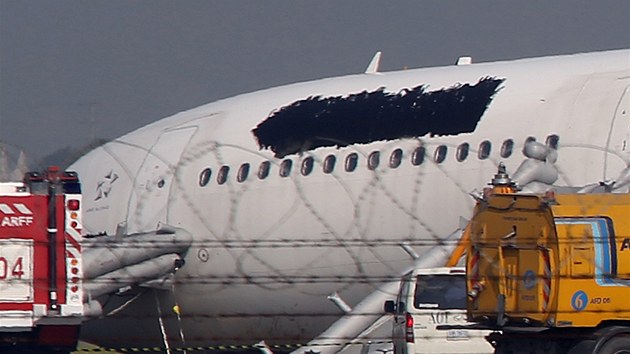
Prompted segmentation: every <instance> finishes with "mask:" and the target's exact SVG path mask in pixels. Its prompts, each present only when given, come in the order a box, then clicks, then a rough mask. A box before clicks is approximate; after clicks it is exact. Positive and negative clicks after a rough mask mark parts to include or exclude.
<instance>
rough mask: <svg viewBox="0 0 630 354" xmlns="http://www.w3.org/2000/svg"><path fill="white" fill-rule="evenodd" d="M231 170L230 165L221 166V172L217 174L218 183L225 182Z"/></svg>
mask: <svg viewBox="0 0 630 354" xmlns="http://www.w3.org/2000/svg"><path fill="white" fill-rule="evenodd" d="M229 172H230V166H221V169H219V173H218V174H217V183H218V184H223V183H225V182H226V181H227V178H228V173H229Z"/></svg>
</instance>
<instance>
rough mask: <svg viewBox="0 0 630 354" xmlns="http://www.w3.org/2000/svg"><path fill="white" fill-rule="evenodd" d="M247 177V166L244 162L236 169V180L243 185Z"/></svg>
mask: <svg viewBox="0 0 630 354" xmlns="http://www.w3.org/2000/svg"><path fill="white" fill-rule="evenodd" d="M248 175H249V164H248V163H247V162H246V163H244V164H242V165H241V167H240V168H239V169H238V174H237V175H236V180H237V181H238V182H239V183H243V182H244V181H245V180H246V179H247V176H248Z"/></svg>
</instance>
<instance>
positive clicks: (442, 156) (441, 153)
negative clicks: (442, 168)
mask: <svg viewBox="0 0 630 354" xmlns="http://www.w3.org/2000/svg"><path fill="white" fill-rule="evenodd" d="M444 160H446V145H440V146H438V147H437V148H436V149H435V153H434V154H433V161H435V162H437V163H442V162H444Z"/></svg>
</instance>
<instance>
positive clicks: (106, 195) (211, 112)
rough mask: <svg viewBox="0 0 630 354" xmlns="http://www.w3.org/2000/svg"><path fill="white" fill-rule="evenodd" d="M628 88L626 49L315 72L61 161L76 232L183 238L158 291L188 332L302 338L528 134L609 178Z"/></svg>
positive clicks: (629, 131) (437, 231) (398, 258)
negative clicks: (178, 262)
mask: <svg viewBox="0 0 630 354" xmlns="http://www.w3.org/2000/svg"><path fill="white" fill-rule="evenodd" d="M629 85H630V52H629V51H627V50H624V51H611V52H602V53H592V54H578V55H572V56H559V57H549V58H537V59H523V60H516V61H506V62H498V63H487V64H473V65H463V66H449V67H440V68H425V69H416V70H406V71H400V72H391V73H382V74H380V73H379V74H362V75H352V76H345V77H338V78H331V79H324V80H317V81H313V82H307V83H299V84H293V85H287V86H283V87H278V88H273V89H268V90H264V91H259V92H255V93H251V94H244V95H240V96H236V97H234V98H229V99H225V100H221V101H218V102H215V103H211V104H208V105H204V106H201V107H198V108H195V109H192V110H189V111H186V112H182V113H178V114H176V115H174V116H172V117H168V118H165V119H162V120H160V121H157V122H155V123H153V124H150V125H148V126H146V127H143V128H140V129H138V130H136V131H134V132H131V133H129V134H127V135H125V136H123V137H121V138H119V139H116V140H114V141H112V142H109V143H107V144H106V145H104V146H102V147H99V148H97V149H96V150H94V151H93V152H91V153H89V154H88V155H86V156H85V157H83V158H81V159H80V160H78V161H77V162H76V163H75V164H74V165H73V166H71V168H72V169H74V170H76V171H77V172H78V173H79V175H80V177H81V179H82V182H83V185H84V192H85V193H84V199H83V200H84V210H85V216H84V227H85V229H86V230H88V232H91V233H98V232H107V233H108V234H110V235H112V234H114V233H115V231H116V227H117V225H118V224H120V223H121V222H125V223H126V228H127V233H136V232H143V231H150V230H154V229H155V228H156V225H157V224H158V223H160V222H161V223H166V224H169V225H173V226H177V227H181V228H183V229H185V230H187V231H188V232H190V233H191V234H192V235H193V237H194V242H193V245H192V246H191V248H190V249H189V250H188V252H187V254H186V257H185V260H186V264H185V265H184V267H182V268H181V269H180V270H179V271H178V272H177V273H176V276H175V279H176V281H175V286H174V288H173V289H172V292H171V295H172V294H174V295H172V297H171V300H172V301H175V302H176V303H177V305H178V306H179V308H180V311H181V321H178V322H177V326H179V329H181V331H182V332H183V333H184V334H185V336H186V338H187V340H188V342H189V343H190V342H195V343H209V342H223V343H234V342H242V341H246V342H256V341H258V340H261V339H264V340H267V341H275V342H283V343H284V342H295V341H298V342H306V341H308V339H310V338H312V337H313V336H315V335H317V334H318V333H320V332H321V331H322V330H323V329H325V328H326V327H327V325H329V324H330V323H331V322H332V321H333V320H334V319H335V318H336V317H338V316H339V315H340V313H341V311H340V310H339V309H338V308H337V307H335V306H334V305H333V304H332V303H331V302H330V301H329V300H327V295H329V294H331V293H333V292H338V293H339V294H340V295H341V297H342V298H343V299H344V300H346V301H347V302H348V303H350V304H354V303H356V302H357V301H359V300H361V299H362V298H363V297H364V296H366V295H367V294H369V293H370V291H371V290H373V289H374V288H375V287H376V286H377V285H378V284H379V283H381V282H383V281H384V280H387V279H392V278H395V277H397V276H398V275H399V272H400V271H401V270H403V269H404V268H406V267H408V266H409V265H410V264H411V262H412V258H411V257H410V256H409V254H408V253H407V252H405V250H404V249H403V248H402V247H401V244H403V243H407V244H409V245H411V246H412V248H413V249H414V250H415V251H416V252H417V253H418V254H419V255H422V253H423V252H425V251H426V250H427V249H428V248H429V247H431V246H433V245H435V244H439V242H441V240H443V239H444V238H445V237H447V236H448V235H449V234H451V233H453V232H455V231H456V230H457V229H458V227H459V224H460V217H463V218H470V213H471V210H472V209H471V208H472V206H473V199H472V198H471V197H470V195H469V193H470V192H472V191H473V190H475V189H477V190H480V189H482V188H483V187H484V186H485V185H486V184H487V183H488V181H489V180H490V178H491V176H492V174H493V173H494V172H495V171H496V167H497V166H498V164H499V162H503V163H504V164H505V165H506V166H507V168H508V171H514V170H515V169H516V168H517V167H518V166H519V165H520V164H521V162H523V160H524V159H525V158H526V157H525V156H523V153H522V152H521V150H522V148H523V146H524V144H525V142H526V141H528V139H529V140H531V139H536V141H538V142H541V143H543V144H546V145H548V146H549V148H550V149H553V150H557V161H554V162H553V163H554V166H555V168H557V170H558V179H557V181H555V182H554V184H556V185H566V186H579V185H583V184H587V183H591V182H594V181H600V180H605V179H611V178H615V177H616V176H617V175H618V174H619V173H620V171H621V170H622V169H624V168H626V167H627V166H628V163H630V147H629V146H628V144H629V143H630V118H629V113H628V110H629V106H630V104H629V100H630V98H629V93H628V87H629ZM412 95H415V96H414V97H412ZM377 155H378V156H377ZM167 332H169V333H168V334H169V336H172V337H174V339H172V340H173V342H178V341H180V340H181V338H179V335H178V334H177V332H176V330H175V329H174V328H170V329H169V328H167ZM118 335H119V336H120V337H121V338H123V337H124V336H125V335H124V333H119V334H118ZM157 340H160V338H157Z"/></svg>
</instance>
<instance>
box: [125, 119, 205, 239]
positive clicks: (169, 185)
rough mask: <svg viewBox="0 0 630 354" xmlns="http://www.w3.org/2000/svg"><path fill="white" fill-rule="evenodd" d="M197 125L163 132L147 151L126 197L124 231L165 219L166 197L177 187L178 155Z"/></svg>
mask: <svg viewBox="0 0 630 354" xmlns="http://www.w3.org/2000/svg"><path fill="white" fill-rule="evenodd" d="M196 130H197V127H184V128H178V129H173V130H168V131H165V132H163V133H162V134H161V135H160V136H159V137H158V138H157V140H156V142H155V144H154V145H153V146H152V147H151V150H149V151H148V153H147V155H146V157H145V159H144V161H143V162H142V165H141V167H140V169H139V170H138V174H137V175H136V178H135V180H134V190H133V193H132V194H131V198H130V200H129V213H128V214H127V233H135V232H142V231H151V230H155V228H156V226H157V224H158V223H159V222H163V223H164V222H167V221H168V219H167V217H168V214H167V213H168V198H169V195H170V193H171V190H172V189H173V188H178V187H177V178H176V173H177V169H178V168H179V163H180V158H181V155H182V153H183V151H184V149H185V148H186V146H187V145H188V142H189V141H190V139H191V138H192V136H193V134H194V133H195V131H196Z"/></svg>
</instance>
